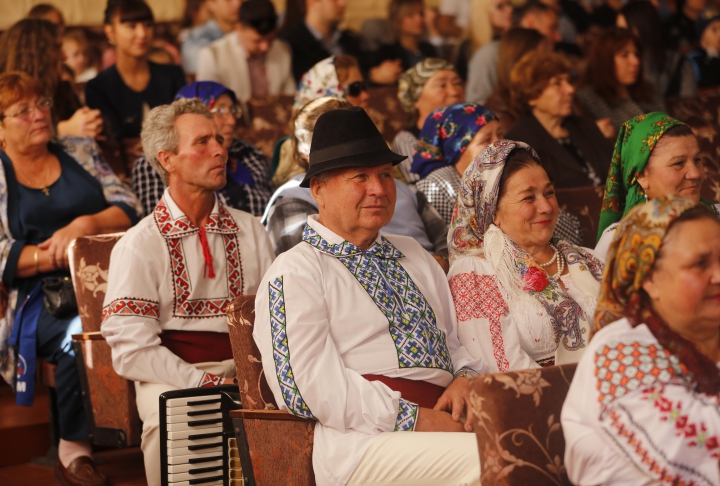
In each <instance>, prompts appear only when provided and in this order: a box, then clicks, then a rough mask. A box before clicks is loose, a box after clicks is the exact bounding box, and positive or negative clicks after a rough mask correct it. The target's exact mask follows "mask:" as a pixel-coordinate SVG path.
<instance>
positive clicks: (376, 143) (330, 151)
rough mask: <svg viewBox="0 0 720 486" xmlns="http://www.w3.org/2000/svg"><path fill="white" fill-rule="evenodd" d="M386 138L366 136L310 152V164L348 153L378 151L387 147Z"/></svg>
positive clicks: (337, 157) (344, 155)
mask: <svg viewBox="0 0 720 486" xmlns="http://www.w3.org/2000/svg"><path fill="white" fill-rule="evenodd" d="M387 148H388V146H387V144H386V143H385V139H383V138H382V137H373V138H366V139H363V140H355V141H354V142H347V143H341V144H339V145H333V146H332V147H328V148H324V149H322V150H316V151H315V152H310V165H315V164H321V163H323V162H328V161H330V160H334V159H339V158H340V157H346V156H348V155H357V154H363V153H367V152H376V151H378V150H382V149H387Z"/></svg>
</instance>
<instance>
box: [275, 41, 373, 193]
mask: <svg viewBox="0 0 720 486" xmlns="http://www.w3.org/2000/svg"><path fill="white" fill-rule="evenodd" d="M322 96H334V97H336V98H344V99H346V100H347V101H348V102H349V103H350V104H351V105H353V106H360V107H362V108H367V107H368V100H369V99H370V95H369V93H368V87H367V83H366V82H365V79H364V78H363V75H362V72H361V71H360V65H359V64H358V62H357V60H356V59H355V58H354V57H352V56H345V55H340V56H331V57H329V58H327V59H324V60H322V61H320V62H319V63H317V64H316V65H314V66H313V67H312V69H310V70H309V71H308V72H307V73H305V74H304V75H303V77H302V79H301V80H300V85H299V86H298V90H297V93H296V94H295V103H294V104H293V109H292V116H293V118H294V117H295V116H296V115H297V113H298V112H299V111H300V110H301V109H302V108H303V107H304V106H305V105H306V104H308V103H309V102H311V101H312V100H314V99H317V98H320V97H322ZM278 144H279V145H280V148H279V149H276V150H275V152H276V153H278V160H277V161H276V160H274V159H273V161H272V163H271V166H270V173H271V174H273V183H274V184H275V185H276V186H278V187H279V186H281V185H283V184H285V183H286V182H287V181H288V180H289V179H290V178H291V177H293V176H294V175H297V174H299V173H300V172H304V171H305V170H304V169H303V168H301V167H299V166H298V165H297V163H296V162H295V158H294V156H293V152H292V149H291V141H290V137H286V138H284V139H281V140H279V141H278Z"/></svg>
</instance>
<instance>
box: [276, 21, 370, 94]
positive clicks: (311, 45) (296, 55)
mask: <svg viewBox="0 0 720 486" xmlns="http://www.w3.org/2000/svg"><path fill="white" fill-rule="evenodd" d="M278 37H280V38H281V39H282V40H284V41H285V42H287V43H288V44H289V45H290V49H292V71H293V76H294V77H295V81H296V82H300V78H302V75H303V74H305V73H306V72H308V71H309V70H310V68H311V67H313V66H314V65H315V64H317V63H318V62H320V61H322V60H323V59H326V58H328V57H330V56H331V55H332V53H330V52H328V51H327V49H325V46H323V44H322V43H321V42H320V41H318V40H317V39H316V38H315V36H314V35H312V32H310V30H308V28H307V25H306V24H305V22H300V23H299V24H297V25H296V26H295V27H293V28H292V29H290V30H287V31H285V32H281V33H280V34H279V36H278ZM339 43H340V47H341V48H342V51H343V54H347V55H350V56H353V57H355V58H356V59H357V60H358V62H359V63H360V66H361V68H362V70H363V71H365V69H366V67H367V66H366V60H365V55H364V54H363V51H362V49H361V48H360V41H359V39H358V38H357V37H355V35H354V34H353V33H352V32H350V31H349V30H343V31H342V32H341V33H340V42H339Z"/></svg>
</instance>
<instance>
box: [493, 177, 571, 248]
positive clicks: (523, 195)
mask: <svg viewBox="0 0 720 486" xmlns="http://www.w3.org/2000/svg"><path fill="white" fill-rule="evenodd" d="M557 218H558V203H557V199H555V187H554V186H553V184H552V182H550V179H548V176H547V172H545V169H543V168H542V167H541V166H540V165H538V164H532V165H531V166H530V167H525V168H523V169H520V170H519V171H517V172H515V173H514V174H513V175H511V176H510V177H509V178H508V180H507V181H506V182H505V189H504V193H503V194H501V195H500V199H499V201H498V209H497V213H496V214H495V221H494V223H495V225H496V226H497V227H498V228H500V229H501V230H502V231H503V233H505V234H506V235H507V236H508V237H509V238H510V239H511V240H513V241H514V242H515V243H517V244H518V245H519V246H520V248H523V249H525V250H528V249H530V248H535V247H540V246H545V245H547V244H548V242H549V241H550V238H552V235H553V232H554V231H555V225H556V224H557Z"/></svg>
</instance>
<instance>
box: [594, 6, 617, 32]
mask: <svg viewBox="0 0 720 486" xmlns="http://www.w3.org/2000/svg"><path fill="white" fill-rule="evenodd" d="M622 7H623V0H603V1H602V2H600V4H599V5H598V6H597V7H595V8H594V9H593V13H592V15H591V16H590V22H591V23H592V24H593V25H597V26H598V27H600V28H602V29H607V28H610V27H612V26H614V25H615V22H616V20H617V16H618V14H619V13H620V9H622Z"/></svg>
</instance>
